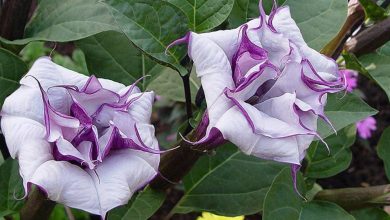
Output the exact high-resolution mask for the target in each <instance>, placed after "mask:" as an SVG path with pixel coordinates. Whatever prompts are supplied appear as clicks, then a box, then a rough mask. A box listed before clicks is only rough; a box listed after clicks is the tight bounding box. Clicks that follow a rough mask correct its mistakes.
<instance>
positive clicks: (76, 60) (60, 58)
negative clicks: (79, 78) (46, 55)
mask: <svg viewBox="0 0 390 220" xmlns="http://www.w3.org/2000/svg"><path fill="white" fill-rule="evenodd" d="M53 62H54V63H57V64H58V65H60V66H63V67H65V68H67V69H70V70H73V71H76V72H78V73H82V74H84V75H89V74H88V69H87V63H86V61H85V56H84V53H83V52H82V51H81V50H80V49H76V50H74V51H73V53H72V57H69V56H64V55H61V54H59V53H54V55H53Z"/></svg>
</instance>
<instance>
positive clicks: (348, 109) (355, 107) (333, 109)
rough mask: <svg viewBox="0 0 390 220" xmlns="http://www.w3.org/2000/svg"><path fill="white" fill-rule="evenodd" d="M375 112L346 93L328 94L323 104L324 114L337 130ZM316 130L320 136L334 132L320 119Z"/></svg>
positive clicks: (357, 98)
mask: <svg viewBox="0 0 390 220" xmlns="http://www.w3.org/2000/svg"><path fill="white" fill-rule="evenodd" d="M376 113H377V111H376V110H375V109H373V108H371V107H370V106H369V105H367V104H366V103H365V102H364V101H363V100H361V99H360V98H359V97H357V96H356V95H354V94H346V95H345V96H344V95H343V94H341V93H338V94H330V95H328V102H327V104H326V106H325V114H326V115H327V116H328V118H329V120H330V121H331V122H332V124H333V126H334V127H335V129H336V130H337V131H338V130H340V129H342V128H345V127H346V126H348V125H350V124H353V123H355V122H358V121H360V120H362V119H365V118H367V117H368V116H371V115H375V114H376ZM318 132H319V134H320V135H321V137H322V138H326V137H328V136H329V135H331V134H333V133H334V132H333V130H332V129H331V128H330V127H329V125H328V124H326V123H325V122H324V121H323V120H321V119H319V123H318Z"/></svg>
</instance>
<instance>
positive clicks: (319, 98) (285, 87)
mask: <svg viewBox="0 0 390 220" xmlns="http://www.w3.org/2000/svg"><path fill="white" fill-rule="evenodd" d="M183 42H186V43H188V54H189V56H190V57H191V58H192V60H193V61H194V65H195V67H196V73H197V74H198V77H200V79H201V82H202V86H203V89H204V92H205V97H206V102H207V115H206V117H205V118H204V119H203V122H202V123H203V124H205V125H206V126H207V129H206V132H204V133H203V134H202V132H199V133H200V134H201V135H202V136H203V138H202V139H201V140H200V141H198V142H196V143H194V144H196V145H202V144H203V145H210V144H211V145H214V144H218V143H220V142H221V141H223V140H228V141H230V142H232V143H234V144H235V145H237V146H238V147H239V148H240V149H241V150H242V151H243V152H244V153H246V154H250V155H254V156H257V157H260V158H264V159H271V160H275V161H279V162H285V163H290V164H294V165H295V167H296V168H297V167H299V165H300V162H301V160H302V159H303V158H304V156H305V151H306V149H307V148H308V147H309V145H310V143H311V142H312V140H313V138H314V137H318V138H320V137H319V135H318V134H317V132H316V128H317V118H318V117H320V118H322V119H324V120H325V121H326V122H328V123H329V124H330V122H329V120H328V119H327V117H326V116H325V114H324V106H325V104H326V99H327V94H328V93H336V92H339V91H341V90H344V89H345V86H346V85H345V79H344V76H343V74H341V73H340V72H339V70H338V66H337V64H336V63H335V62H334V60H331V59H329V58H327V57H325V56H323V55H321V54H320V53H318V52H316V51H315V50H313V49H311V48H310V47H309V46H308V45H307V44H306V43H305V41H304V39H303V37H302V35H301V33H300V30H299V28H298V27H297V25H296V23H295V21H294V20H293V19H292V18H291V15H290V10H289V8H288V7H287V6H284V7H279V8H278V7H276V4H275V5H274V7H273V9H272V11H271V13H270V14H269V15H266V13H265V11H264V9H263V7H262V4H261V1H260V17H259V18H257V19H254V20H251V21H249V22H248V23H246V24H243V25H242V26H240V27H238V28H236V29H233V30H226V31H216V32H211V33H204V34H197V33H192V32H191V33H189V34H187V36H186V37H185V38H183V39H180V40H178V41H176V42H174V44H177V43H183Z"/></svg>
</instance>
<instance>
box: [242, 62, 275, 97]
mask: <svg viewBox="0 0 390 220" xmlns="http://www.w3.org/2000/svg"><path fill="white" fill-rule="evenodd" d="M261 65H262V63H260V64H258V65H256V66H255V67H253V68H252V69H251V70H249V71H248V73H253V74H256V73H255V72H258V71H259V67H260V66H261ZM248 75H249V74H248ZM248 75H247V76H246V77H248ZM277 75H278V73H277V72H276V71H275V70H274V69H272V68H268V67H265V69H264V71H263V72H262V73H261V75H260V76H258V77H257V78H256V79H255V80H254V81H252V82H251V83H249V84H247V86H245V87H243V89H240V91H237V92H235V93H234V96H235V97H237V98H238V99H240V100H248V99H249V98H251V97H252V96H253V95H255V93H256V92H257V90H258V89H259V88H260V87H261V86H262V85H263V84H264V83H266V82H267V81H269V80H272V79H275V78H276V77H277Z"/></svg>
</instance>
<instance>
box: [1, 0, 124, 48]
mask: <svg viewBox="0 0 390 220" xmlns="http://www.w3.org/2000/svg"><path fill="white" fill-rule="evenodd" d="M108 30H116V31H120V29H119V28H118V27H117V26H116V23H115V20H114V18H113V17H112V15H111V13H110V8H108V7H106V6H105V5H104V4H103V3H102V2H101V1H100V0H66V1H64V0H41V1H39V4H38V7H37V9H36V12H35V14H34V16H33V18H32V20H31V21H30V22H29V24H28V25H27V27H26V30H25V38H26V39H21V40H15V41H4V40H3V41H4V42H5V43H8V44H27V43H28V42H30V41H36V40H42V41H56V42H65V41H73V40H78V39H81V38H85V37H88V36H91V35H94V34H97V33H100V32H103V31H108Z"/></svg>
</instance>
